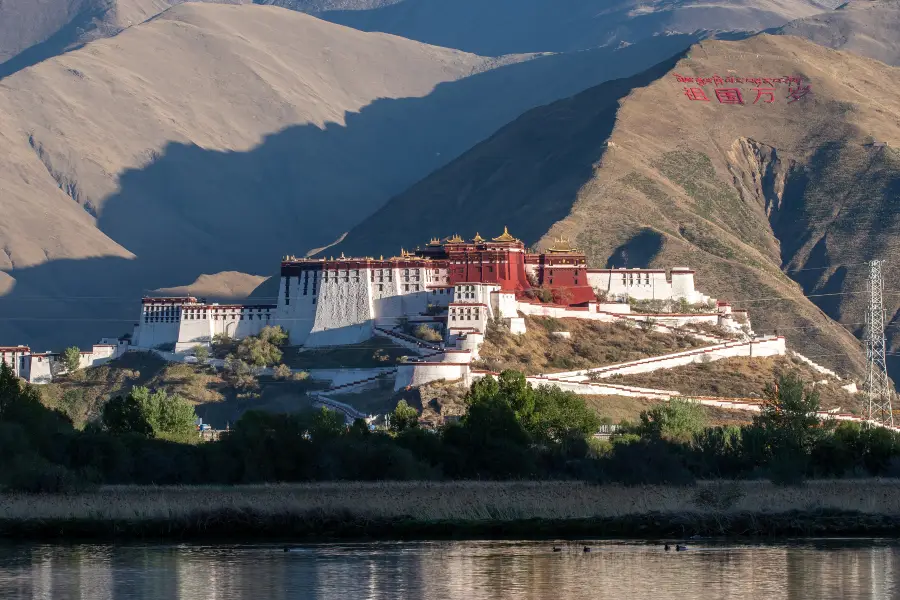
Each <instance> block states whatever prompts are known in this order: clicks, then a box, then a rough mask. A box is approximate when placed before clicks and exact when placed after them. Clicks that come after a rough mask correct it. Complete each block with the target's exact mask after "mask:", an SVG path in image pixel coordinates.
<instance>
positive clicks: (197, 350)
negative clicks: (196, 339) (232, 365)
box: [194, 345, 209, 365]
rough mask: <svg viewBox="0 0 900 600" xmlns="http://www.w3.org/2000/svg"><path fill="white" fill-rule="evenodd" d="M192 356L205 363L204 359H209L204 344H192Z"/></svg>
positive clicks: (207, 350) (202, 363)
mask: <svg viewBox="0 0 900 600" xmlns="http://www.w3.org/2000/svg"><path fill="white" fill-rule="evenodd" d="M194 357H195V358H196V359H197V362H198V363H200V364H201V365H205V364H206V361H207V360H209V349H208V348H207V347H206V346H200V345H197V346H194Z"/></svg>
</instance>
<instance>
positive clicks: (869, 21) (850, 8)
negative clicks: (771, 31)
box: [777, 0, 900, 66]
mask: <svg viewBox="0 0 900 600" xmlns="http://www.w3.org/2000/svg"><path fill="white" fill-rule="evenodd" d="M777 33H780V34H782V35H796V36H799V37H803V38H806V39H808V40H811V41H813V42H815V43H817V44H821V45H823V46H828V47H829V48H834V49H836V50H846V51H848V52H853V53H854V54H860V55H862V56H868V57H869V58H874V59H875V60H879V61H881V62H883V63H887V64H889V65H895V66H897V65H900V0H875V1H874V2H873V1H871V0H859V1H857V0H854V1H853V2H848V3H847V4H845V5H843V6H841V7H840V8H839V9H838V10H835V11H831V12H828V13H823V14H820V15H814V16H811V17H807V18H804V19H798V20H796V21H792V22H790V23H788V24H787V25H785V26H784V27H781V28H780V29H778V31H777Z"/></svg>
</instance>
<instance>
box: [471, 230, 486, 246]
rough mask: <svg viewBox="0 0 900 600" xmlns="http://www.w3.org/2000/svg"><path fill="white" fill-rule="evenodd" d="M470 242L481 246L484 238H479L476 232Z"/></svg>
mask: <svg viewBox="0 0 900 600" xmlns="http://www.w3.org/2000/svg"><path fill="white" fill-rule="evenodd" d="M472 241H473V242H475V243H476V244H481V243H483V242H484V238H483V237H481V235H479V234H478V232H477V231H476V232H475V237H473V238H472Z"/></svg>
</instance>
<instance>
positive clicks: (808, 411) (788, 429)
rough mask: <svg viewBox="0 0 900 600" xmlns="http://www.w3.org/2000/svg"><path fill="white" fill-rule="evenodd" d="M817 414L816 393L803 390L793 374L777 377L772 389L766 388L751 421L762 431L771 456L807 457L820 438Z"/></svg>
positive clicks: (800, 381) (801, 382)
mask: <svg viewBox="0 0 900 600" xmlns="http://www.w3.org/2000/svg"><path fill="white" fill-rule="evenodd" d="M818 411H819V393H818V392H817V391H815V390H811V389H806V388H805V387H804V383H803V380H802V379H800V376H799V375H798V374H797V373H795V372H792V373H788V374H786V375H782V376H781V377H779V378H778V383H777V384H775V385H774V386H772V385H769V386H766V391H765V397H764V399H763V403H762V406H761V407H760V414H759V415H757V416H756V417H754V418H753V422H754V424H755V425H756V426H757V427H759V428H760V429H762V430H763V431H764V432H765V434H766V437H767V440H768V445H769V448H770V449H771V451H772V452H773V453H778V452H781V451H791V452H794V451H796V452H801V453H804V454H808V453H809V451H810V450H811V449H812V446H813V444H814V443H815V442H816V441H817V440H819V439H821V437H822V430H821V428H820V425H821V422H820V420H819V417H818V416H817V415H816V413H817V412H818Z"/></svg>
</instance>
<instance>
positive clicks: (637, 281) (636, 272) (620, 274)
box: [587, 267, 711, 304]
mask: <svg viewBox="0 0 900 600" xmlns="http://www.w3.org/2000/svg"><path fill="white" fill-rule="evenodd" d="M587 279H588V284H589V285H590V286H591V287H592V288H594V289H595V290H598V291H602V292H606V294H607V295H608V296H610V297H613V298H634V299H636V300H682V299H683V300H686V301H688V302H690V303H691V304H699V303H704V302H709V301H710V300H711V298H710V297H709V296H706V295H704V294H702V293H700V292H698V291H697V289H696V287H695V285H694V272H693V271H691V270H690V269H688V268H686V267H673V268H672V270H671V272H670V276H669V277H667V275H666V271H665V270H663V269H589V270H588V274H587Z"/></svg>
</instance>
